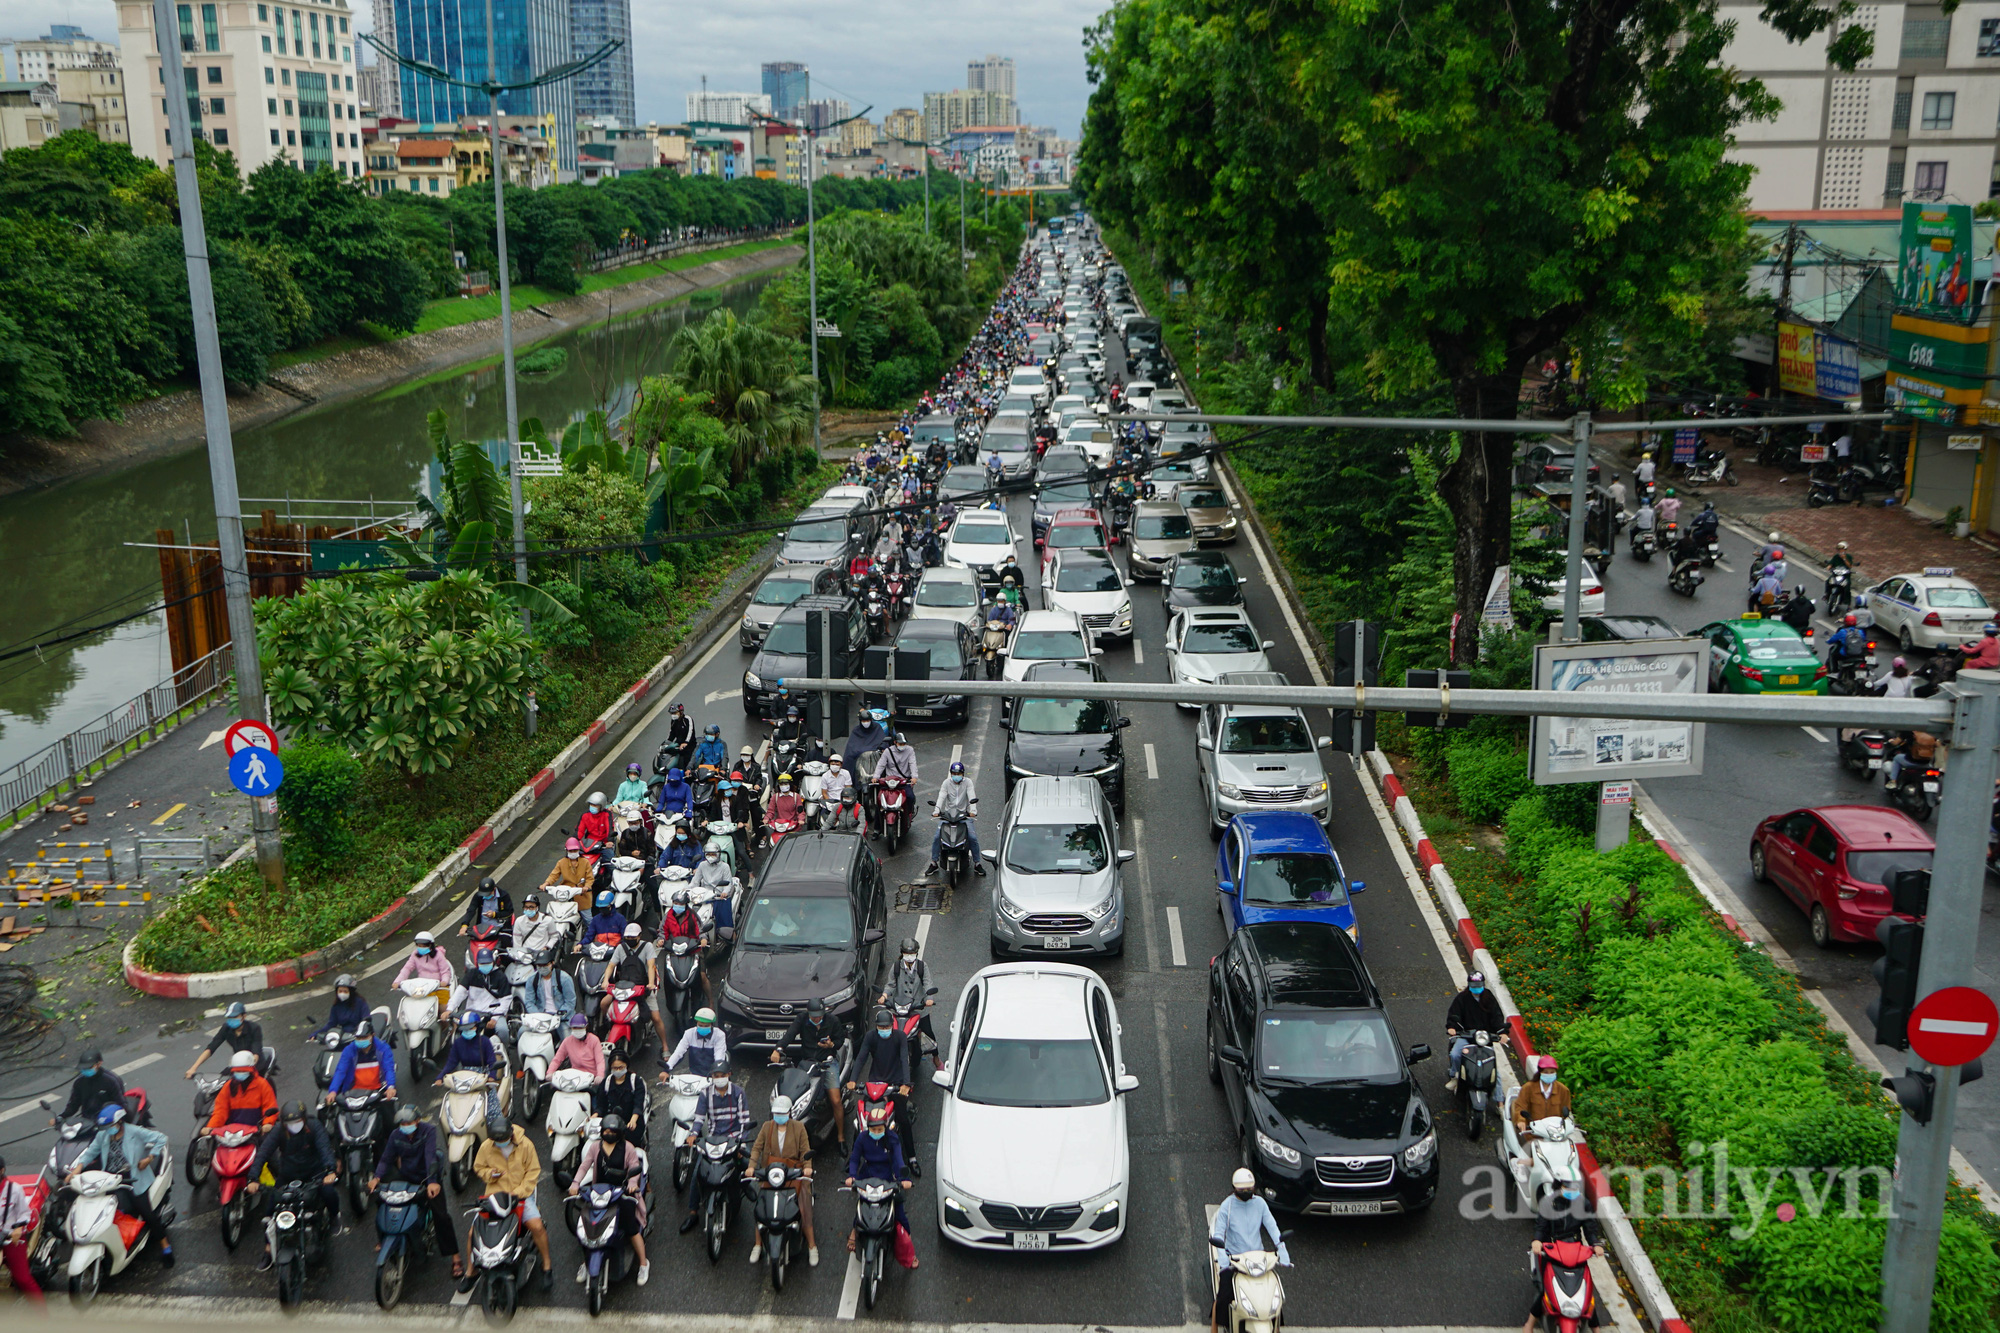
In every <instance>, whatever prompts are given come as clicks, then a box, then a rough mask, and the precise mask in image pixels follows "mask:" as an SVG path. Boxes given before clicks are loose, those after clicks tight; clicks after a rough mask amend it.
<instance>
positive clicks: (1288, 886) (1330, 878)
mask: <svg viewBox="0 0 2000 1333" xmlns="http://www.w3.org/2000/svg"><path fill="white" fill-rule="evenodd" d="M1365 887H1367V886H1366V885H1365V884H1363V883H1362V882H1361V881H1360V880H1358V879H1357V880H1350V879H1348V878H1347V872H1346V871H1345V870H1343V869H1342V868H1341V865H1340V855H1339V854H1338V853H1337V852H1335V851H1334V850H1333V842H1332V840H1331V839H1329V838H1328V837H1327V836H1326V830H1325V829H1324V828H1322V827H1320V822H1319V821H1318V820H1317V819H1314V818H1313V817H1312V816H1311V815H1309V814H1304V813H1302V812H1300V811H1296V810H1268V811H1263V810H1260V811H1253V812H1251V813H1248V814H1241V815H1237V816H1236V817H1235V818H1233V819H1231V820H1230V821H1229V824H1228V826H1227V827H1226V828H1224V830H1223V833H1222V843H1221V846H1220V847H1218V848H1217V849H1216V853H1215V888H1216V892H1217V893H1218V894H1220V895H1221V899H1222V920H1223V924H1224V926H1225V927H1226V928H1227V930H1228V931H1229V933H1230V934H1232V935H1233V934H1235V933H1236V932H1237V931H1238V930H1239V929H1241V928H1242V927H1244V926H1254V925H1256V924H1257V923H1258V922H1260V921H1318V922H1324V923H1326V924H1328V925H1335V926H1339V927H1340V928H1341V929H1342V930H1344V931H1346V932H1347V935H1348V938H1349V939H1351V940H1353V941H1354V944H1355V947H1356V948H1359V947H1360V945H1361V927H1360V926H1359V925H1358V924H1356V922H1355V919H1354V902H1353V898H1352V895H1354V894H1357V893H1359V892H1361V890H1362V889H1364V888H1365Z"/></svg>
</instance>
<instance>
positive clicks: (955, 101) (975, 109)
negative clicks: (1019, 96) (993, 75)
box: [923, 88, 1015, 143]
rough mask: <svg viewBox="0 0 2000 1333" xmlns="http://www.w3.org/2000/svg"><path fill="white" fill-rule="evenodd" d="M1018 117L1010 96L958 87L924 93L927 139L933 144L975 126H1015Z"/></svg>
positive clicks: (925, 134) (925, 132)
mask: <svg viewBox="0 0 2000 1333" xmlns="http://www.w3.org/2000/svg"><path fill="white" fill-rule="evenodd" d="M1014 118H1015V109H1014V98H1013V97H1012V95H1010V94H1008V93H997V92H988V91H985V90H984V89H970V88H954V89H952V90H951V91H950V92H948V93H925V94H924V135H923V137H924V138H925V139H926V140H928V141H930V142H931V143H937V142H938V141H939V140H941V139H943V138H945V137H946V136H947V135H951V134H956V133H957V132H958V131H960V130H963V129H969V128H971V127H972V126H975V125H1012V124H1013V123H1014Z"/></svg>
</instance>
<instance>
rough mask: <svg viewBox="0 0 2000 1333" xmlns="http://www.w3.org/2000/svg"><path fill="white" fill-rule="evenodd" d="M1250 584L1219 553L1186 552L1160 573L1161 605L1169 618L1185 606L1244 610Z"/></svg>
mask: <svg viewBox="0 0 2000 1333" xmlns="http://www.w3.org/2000/svg"><path fill="white" fill-rule="evenodd" d="M1249 581H1250V580H1249V579H1246V578H1244V577H1243V576H1242V575H1240V574H1238V573H1237V572H1236V566H1234V565H1232V564H1230V563H1229V557H1228V556H1226V555H1224V554H1223V553H1222V552H1220V551H1183V552H1181V554H1179V555H1176V556H1169V557H1168V559H1167V567H1166V568H1165V569H1164V570H1162V571H1161V573H1160V605H1161V606H1163V607H1165V608H1166V611H1167V614H1168V615H1169V616H1171V615H1173V613H1174V612H1175V611H1176V610H1178V609H1179V608H1181V607H1183V606H1241V605H1243V585H1244V584H1246V583H1248V582H1249Z"/></svg>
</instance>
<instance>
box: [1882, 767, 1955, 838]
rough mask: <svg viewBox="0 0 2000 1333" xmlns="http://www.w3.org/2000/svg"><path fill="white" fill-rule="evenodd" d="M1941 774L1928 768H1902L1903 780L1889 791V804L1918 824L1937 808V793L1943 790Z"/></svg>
mask: <svg viewBox="0 0 2000 1333" xmlns="http://www.w3.org/2000/svg"><path fill="white" fill-rule="evenodd" d="M1943 776H1944V775H1943V774H1942V773H1940V772H1939V771H1938V770H1937V769H1935V768H1931V767H1928V766H1925V767H1912V766H1910V765H1907V764H1906V765H1904V766H1903V778H1902V781H1900V782H1898V783H1897V784H1896V785H1895V786H1894V787H1893V788H1891V789H1890V791H1889V803H1890V804H1891V805H1893V806H1895V807H1896V808H1897V809H1898V810H1901V811H1902V812H1903V813H1904V814H1906V815H1908V816H1909V817H1910V818H1912V819H1914V820H1916V821H1917V822H1918V823H1920V824H1921V823H1923V822H1925V821H1926V820H1928V819H1929V818H1930V817H1931V811H1933V810H1935V809H1937V808H1938V799H1939V792H1940V791H1941V790H1942V789H1943V786H1944V782H1943Z"/></svg>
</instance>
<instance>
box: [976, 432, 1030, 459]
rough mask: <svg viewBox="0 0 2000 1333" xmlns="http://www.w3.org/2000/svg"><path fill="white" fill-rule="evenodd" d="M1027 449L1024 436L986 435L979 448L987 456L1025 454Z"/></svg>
mask: <svg viewBox="0 0 2000 1333" xmlns="http://www.w3.org/2000/svg"><path fill="white" fill-rule="evenodd" d="M1028 447H1029V446H1028V437H1027V436H1025V435H988V436H987V437H986V442H985V443H984V444H982V445H981V446H980V448H982V449H984V450H985V451H986V452H987V453H989V454H1025V453H1027V452H1028Z"/></svg>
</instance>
